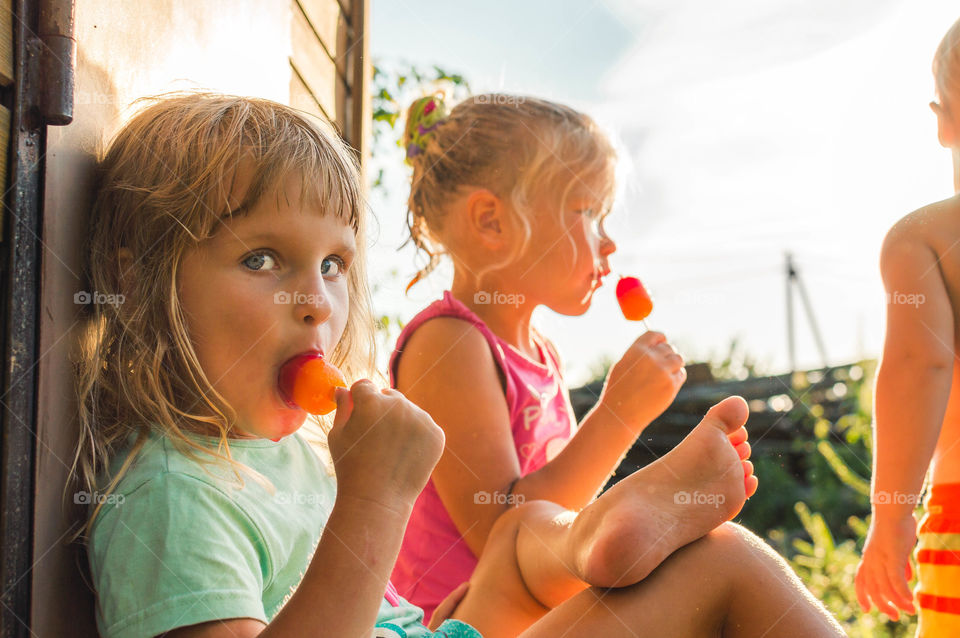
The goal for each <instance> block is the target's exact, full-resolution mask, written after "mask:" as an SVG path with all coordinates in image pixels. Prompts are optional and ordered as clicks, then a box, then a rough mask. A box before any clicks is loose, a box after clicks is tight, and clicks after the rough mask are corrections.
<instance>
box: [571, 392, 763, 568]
mask: <svg viewBox="0 0 960 638" xmlns="http://www.w3.org/2000/svg"><path fill="white" fill-rule="evenodd" d="M748 414H749V410H748V408H747V404H746V402H745V401H744V400H743V399H742V398H740V397H729V398H727V399H724V400H723V401H721V402H720V403H718V404H717V405H715V406H713V407H712V408H710V410H709V411H708V412H707V415H706V416H705V417H704V418H703V421H701V422H700V424H699V425H697V427H695V428H694V429H693V431H691V432H690V434H688V435H687V436H686V438H684V439H683V441H681V442H680V443H679V444H678V445H677V447H675V448H674V449H673V450H671V451H670V452H669V453H668V454H665V455H664V456H663V457H661V458H659V459H658V460H656V461H655V462H653V463H651V464H650V465H648V466H646V467H643V468H641V469H639V470H637V471H636V472H634V473H633V474H631V475H630V476H628V477H627V478H625V479H623V480H622V481H620V482H619V483H617V484H616V485H614V486H613V487H612V488H610V489H609V490H607V491H606V492H604V494H603V495H601V496H600V498H598V499H597V500H596V501H594V502H593V503H591V504H590V505H588V506H587V507H586V508H584V509H583V511H582V512H580V514H579V515H578V516H577V518H576V520H575V522H574V523H573V529H572V532H573V533H572V534H571V535H570V541H571V543H572V545H571V546H570V547H571V551H572V552H573V554H572V555H573V556H575V557H576V558H575V561H576V567H575V570H576V571H577V572H579V573H578V576H579V577H580V578H581V579H582V580H583V581H584V582H586V583H589V584H591V585H595V586H598V587H622V586H625V585H632V584H633V583H636V582H638V581H640V580H642V579H643V578H645V577H646V576H647V574H649V573H650V572H651V571H653V570H654V569H655V568H656V567H657V565H659V564H660V563H661V562H663V560H664V559H665V558H666V557H667V556H669V555H670V554H672V553H673V552H674V551H675V550H677V549H678V548H680V547H682V546H684V545H686V544H687V543H691V542H693V541H695V540H697V539H698V538H700V537H702V536H703V535H705V534H706V533H707V532H709V531H710V530H712V529H714V528H715V527H717V526H718V525H720V524H721V523H724V522H726V521H728V520H730V519H731V518H733V517H734V516H736V515H737V513H739V512H740V509H741V508H742V507H743V503H744V501H745V500H746V499H747V498H748V497H750V496H753V494H754V492H756V491H757V478H756V477H755V476H753V464H752V463H750V461H748V460H746V459H747V458H748V457H749V456H750V444H749V443H747V431H746V429H745V428H744V427H743V425H744V423H746V421H747V416H748Z"/></svg>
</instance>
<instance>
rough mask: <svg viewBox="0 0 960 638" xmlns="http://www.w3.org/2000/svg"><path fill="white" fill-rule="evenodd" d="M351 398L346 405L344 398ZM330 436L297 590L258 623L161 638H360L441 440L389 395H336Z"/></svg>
mask: <svg viewBox="0 0 960 638" xmlns="http://www.w3.org/2000/svg"><path fill="white" fill-rule="evenodd" d="M351 397H352V398H351ZM337 399H338V401H337V403H338V406H339V407H338V410H337V415H336V420H335V422H334V425H333V429H332V430H331V431H330V435H329V443H330V454H331V456H332V457H333V460H334V466H335V469H336V473H337V479H338V480H337V499H336V503H335V504H334V507H333V511H332V512H331V514H330V518H329V519H328V521H327V524H326V526H325V527H324V530H323V535H322V536H321V538H320V542H319V544H318V545H317V550H316V552H315V553H314V556H313V559H312V561H311V563H310V566H309V567H308V568H307V572H306V574H305V575H304V577H303V580H302V581H301V582H300V584H299V586H298V587H297V590H296V591H295V592H294V593H293V595H292V596H291V597H290V600H288V601H287V603H286V605H284V607H283V609H282V610H281V611H280V613H279V614H277V616H276V618H274V619H273V621H272V622H271V623H270V624H269V625H267V626H263V624H262V623H259V622H257V621H250V620H244V619H231V620H227V621H218V622H215V623H206V624H205V625H202V626H201V625H198V626H196V627H190V628H185V629H183V630H178V631H176V632H171V633H169V634H168V635H169V636H178V637H179V636H203V637H204V638H212V637H220V636H223V637H224V638H226V637H227V636H230V637H231V638H237V637H246V636H260V638H268V637H270V638H272V637H275V636H277V637H280V636H283V637H286V636H291V637H293V636H355V637H357V638H360V637H366V636H369V635H370V633H371V632H372V630H373V626H374V624H375V623H376V618H377V610H378V608H379V607H380V601H381V600H382V598H383V595H384V591H385V589H386V586H387V581H388V579H389V577H390V572H391V571H392V570H393V564H394V563H395V562H396V559H397V554H398V553H399V551H400V542H401V540H402V538H403V531H404V529H405V527H406V524H407V519H408V518H409V516H410V512H411V511H412V509H413V503H414V501H415V500H416V498H417V495H419V493H420V491H421V490H422V489H423V486H424V485H426V482H427V479H428V478H429V476H430V470H431V469H432V468H433V465H434V463H436V460H437V459H438V458H439V457H440V453H441V452H442V450H443V432H442V431H441V430H440V428H438V427H437V426H436V424H434V423H433V421H432V420H431V419H430V417H429V416H428V415H427V414H426V413H424V412H423V411H422V410H420V409H419V408H417V407H416V406H415V405H413V404H412V403H410V402H409V401H407V400H406V399H404V398H403V396H401V395H400V393H398V392H395V391H393V390H384V391H382V392H381V391H378V390H377V389H376V388H375V387H374V385H373V384H372V383H370V382H369V381H359V382H357V383H355V384H354V385H353V388H352V389H351V391H350V392H349V393H348V392H346V391H345V390H338V393H337Z"/></svg>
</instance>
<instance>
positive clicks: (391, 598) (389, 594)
mask: <svg viewBox="0 0 960 638" xmlns="http://www.w3.org/2000/svg"><path fill="white" fill-rule="evenodd" d="M383 597H384V598H386V599H387V602H388V603H390V604H391V605H392V606H394V607H399V606H400V594H398V593H397V588H396V587H394V586H393V582H392V581H389V580H388V581H387V591H386V592H384V594H383Z"/></svg>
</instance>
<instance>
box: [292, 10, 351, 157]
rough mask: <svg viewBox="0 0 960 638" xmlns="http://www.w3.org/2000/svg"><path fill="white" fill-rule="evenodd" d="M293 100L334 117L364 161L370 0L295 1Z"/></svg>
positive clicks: (308, 110)
mask: <svg viewBox="0 0 960 638" xmlns="http://www.w3.org/2000/svg"><path fill="white" fill-rule="evenodd" d="M291 9H292V14H293V16H292V24H291V30H292V34H291V35H292V38H291V40H292V47H291V55H290V104H291V105H292V106H294V107H296V108H299V109H303V110H304V111H307V112H309V113H312V114H314V115H317V116H319V117H322V118H325V119H327V120H329V121H330V122H332V123H333V124H334V126H335V127H336V128H337V130H338V131H339V132H340V134H341V135H342V136H343V138H344V139H345V140H346V141H347V142H348V143H349V144H350V145H351V146H352V147H353V148H354V149H356V151H357V152H358V154H359V156H360V158H361V165H362V163H363V155H364V153H365V151H366V144H367V143H366V136H367V133H368V132H369V124H368V123H367V122H366V121H365V120H366V119H369V117H368V116H369V113H370V110H369V104H368V102H369V77H370V73H369V70H370V66H369V64H370V63H369V56H368V52H369V44H368V42H367V37H368V35H367V34H368V28H367V25H368V24H369V17H368V16H369V0H291Z"/></svg>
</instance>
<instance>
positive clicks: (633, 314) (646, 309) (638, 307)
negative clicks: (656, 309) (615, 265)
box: [617, 277, 653, 321]
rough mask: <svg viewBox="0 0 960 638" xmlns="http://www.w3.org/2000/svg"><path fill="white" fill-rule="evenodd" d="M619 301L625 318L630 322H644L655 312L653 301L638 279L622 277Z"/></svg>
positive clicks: (618, 287) (618, 283)
mask: <svg viewBox="0 0 960 638" xmlns="http://www.w3.org/2000/svg"><path fill="white" fill-rule="evenodd" d="M617 301H618V302H620V310H622V311H623V316H624V317H626V318H627V319H629V320H630V321H642V320H644V319H646V318H647V315H649V314H650V312H651V311H652V310H653V301H652V300H651V299H650V295H648V294H647V290H646V288H644V287H643V284H642V283H640V280H639V279H637V278H636V277H621V278H620V281H618V282H617Z"/></svg>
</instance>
